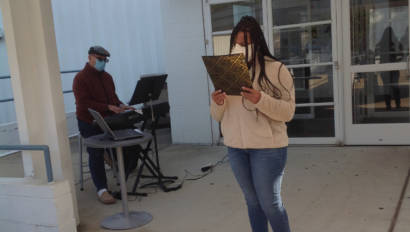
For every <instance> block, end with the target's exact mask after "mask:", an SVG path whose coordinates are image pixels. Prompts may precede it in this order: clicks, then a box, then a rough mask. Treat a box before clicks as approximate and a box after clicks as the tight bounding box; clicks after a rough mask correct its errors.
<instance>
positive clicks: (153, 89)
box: [129, 74, 181, 192]
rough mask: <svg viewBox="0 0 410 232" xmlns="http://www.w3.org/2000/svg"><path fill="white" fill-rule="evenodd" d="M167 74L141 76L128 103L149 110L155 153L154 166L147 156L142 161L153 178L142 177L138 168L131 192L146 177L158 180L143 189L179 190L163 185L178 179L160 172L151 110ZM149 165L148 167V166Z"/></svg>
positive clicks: (154, 124) (152, 111)
mask: <svg viewBox="0 0 410 232" xmlns="http://www.w3.org/2000/svg"><path fill="white" fill-rule="evenodd" d="M167 76H168V74H152V75H145V76H142V77H141V79H140V80H139V81H138V82H137V86H136V87H135V91H134V94H133V95H132V98H131V100H130V102H129V105H135V104H141V103H148V102H149V107H150V110H151V134H152V137H153V140H154V152H155V159H156V164H154V162H153V161H152V160H151V159H150V158H149V157H148V154H145V155H144V157H143V160H142V165H147V168H148V170H149V171H150V172H151V174H152V175H153V176H143V175H142V173H141V172H142V168H143V166H142V167H140V171H139V175H138V177H137V179H136V182H135V184H134V187H133V190H132V191H133V192H135V191H136V188H137V185H138V182H139V178H140V177H146V178H156V179H158V181H157V182H154V183H150V184H146V185H144V187H146V186H149V185H159V187H160V188H161V189H162V190H163V191H164V192H169V191H174V190H177V189H179V188H180V187H181V186H180V185H179V186H177V187H172V188H169V187H167V186H165V185H164V182H171V183H173V182H174V181H173V180H176V179H178V177H176V176H164V175H163V174H162V172H161V168H160V164H159V157H158V142H157V135H156V132H155V129H156V123H155V122H156V119H155V116H154V108H153V101H154V100H158V98H159V96H160V95H161V92H162V89H163V88H164V85H165V81H166V78H167ZM145 161H148V162H145ZM148 164H150V165H148ZM163 179H165V180H166V181H164V180H163Z"/></svg>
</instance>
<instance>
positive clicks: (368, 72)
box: [343, 0, 410, 144]
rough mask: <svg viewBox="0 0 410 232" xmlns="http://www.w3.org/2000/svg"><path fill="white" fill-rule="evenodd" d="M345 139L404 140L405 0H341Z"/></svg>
mask: <svg viewBox="0 0 410 232" xmlns="http://www.w3.org/2000/svg"><path fill="white" fill-rule="evenodd" d="M343 11H344V12H343V24H344V25H346V28H344V33H343V35H344V38H343V40H344V41H345V42H344V47H345V49H344V50H345V51H346V55H345V59H344V62H345V64H346V66H345V70H344V73H345V109H346V111H345V120H346V121H345V124H346V132H345V136H346V143H347V144H408V143H409V138H410V105H409V86H410V82H409V80H410V76H409V7H408V0H349V1H344V2H343Z"/></svg>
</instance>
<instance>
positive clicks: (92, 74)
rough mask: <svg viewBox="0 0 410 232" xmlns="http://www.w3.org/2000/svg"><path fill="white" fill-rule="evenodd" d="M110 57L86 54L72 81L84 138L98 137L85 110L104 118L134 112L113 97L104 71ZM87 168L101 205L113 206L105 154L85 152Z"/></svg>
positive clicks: (95, 50) (94, 51)
mask: <svg viewBox="0 0 410 232" xmlns="http://www.w3.org/2000/svg"><path fill="white" fill-rule="evenodd" d="M109 56H110V53H109V52H108V51H107V50H105V49H104V48H103V47H101V46H93V47H91V48H90V49H89V50H88V63H86V65H85V67H84V68H83V70H81V71H80V72H79V73H78V74H77V75H76V76H75V78H74V82H73V92H74V96H75V101H76V115H77V120H78V128H79V130H80V133H81V136H83V137H84V138H87V137H90V136H93V135H97V134H101V133H102V131H101V130H100V128H98V127H97V126H95V125H93V124H92V123H93V117H92V116H91V114H90V113H89V112H88V108H91V109H93V110H96V111H98V112H99V113H100V114H101V115H102V116H103V117H106V116H109V115H113V114H115V113H121V112H123V111H125V110H128V109H134V108H132V107H130V106H127V105H125V104H123V103H122V102H121V101H120V100H119V99H118V96H117V94H116V93H115V86H114V81H113V79H112V77H111V75H110V74H109V73H107V72H105V71H104V68H105V65H106V63H107V62H108V58H107V57H109ZM87 151H88V154H89V167H90V172H91V177H92V180H93V182H94V185H95V186H96V188H97V193H98V198H99V200H100V201H101V202H102V203H104V204H113V203H115V199H114V198H113V196H112V195H111V194H110V193H109V192H108V191H107V177H106V173H105V166H104V150H103V149H95V148H88V149H87Z"/></svg>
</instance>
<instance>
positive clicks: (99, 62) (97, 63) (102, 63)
mask: <svg viewBox="0 0 410 232" xmlns="http://www.w3.org/2000/svg"><path fill="white" fill-rule="evenodd" d="M105 63H106V62H105V61H104V60H99V59H97V60H96V61H95V69H97V70H98V71H100V72H102V71H104V68H105Z"/></svg>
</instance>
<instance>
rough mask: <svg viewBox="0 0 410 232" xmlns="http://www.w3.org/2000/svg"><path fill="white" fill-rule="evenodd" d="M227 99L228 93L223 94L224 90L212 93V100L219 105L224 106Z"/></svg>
mask: <svg viewBox="0 0 410 232" xmlns="http://www.w3.org/2000/svg"><path fill="white" fill-rule="evenodd" d="M225 98H226V93H224V92H222V90H217V91H215V92H213V93H212V100H213V101H214V102H215V103H216V104H217V105H223V104H224V101H225Z"/></svg>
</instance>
